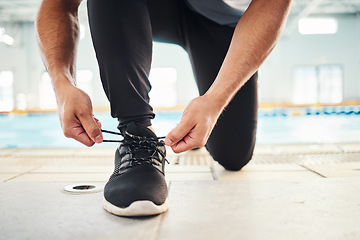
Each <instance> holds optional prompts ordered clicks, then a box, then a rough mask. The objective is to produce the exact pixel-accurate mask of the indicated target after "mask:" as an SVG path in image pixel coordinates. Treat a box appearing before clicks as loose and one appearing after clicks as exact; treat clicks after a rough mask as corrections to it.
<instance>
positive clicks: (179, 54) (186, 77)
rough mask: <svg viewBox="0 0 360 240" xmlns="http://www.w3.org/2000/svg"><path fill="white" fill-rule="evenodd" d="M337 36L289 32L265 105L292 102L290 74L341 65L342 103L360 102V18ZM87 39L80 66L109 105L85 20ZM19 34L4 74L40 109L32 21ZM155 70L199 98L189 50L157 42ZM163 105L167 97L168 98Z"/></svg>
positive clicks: (5, 52) (268, 76)
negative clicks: (170, 70) (172, 71)
mask: <svg viewBox="0 0 360 240" xmlns="http://www.w3.org/2000/svg"><path fill="white" fill-rule="evenodd" d="M337 19H338V23H339V32H338V33H337V34H334V35H300V34H299V33H298V32H297V31H293V32H292V33H291V34H286V35H285V36H283V38H282V39H281V40H280V42H279V44H278V45H277V47H276V48H275V49H274V51H273V53H272V54H271V55H270V57H269V58H268V59H267V60H266V62H265V63H264V65H263V66H262V67H261V70H260V84H259V86H260V92H261V96H260V99H261V101H262V102H291V100H292V87H293V86H292V71H293V68H294V67H295V66H298V65H306V64H314V65H317V64H341V65H342V66H343V69H344V100H350V99H360V83H359V75H360V16H355V15H352V16H338V17H337ZM81 23H82V24H84V25H85V38H84V39H83V40H81V41H80V45H79V49H78V50H79V51H78V59H77V68H78V69H90V70H91V71H92V72H93V81H92V84H93V103H94V105H95V106H108V102H107V99H106V97H105V94H104V93H103V90H102V86H101V82H100V79H99V73H98V67H97V62H96V57H95V54H94V50H93V48H92V43H91V37H90V33H89V29H88V26H87V21H86V18H84V17H83V18H82V19H81ZM5 27H6V31H7V33H8V34H9V35H12V36H15V38H16V42H15V44H14V45H13V46H7V45H5V44H3V43H0V71H3V70H11V71H13V72H14V80H15V81H14V96H15V98H16V96H19V94H25V95H26V99H27V107H28V108H30V109H32V108H38V107H39V106H40V103H39V97H38V95H39V83H40V80H41V75H42V73H43V72H44V71H45V69H44V67H43V64H42V61H41V59H40V56H39V51H38V47H37V44H36V38H35V34H34V31H33V29H34V27H33V23H17V24H12V25H9V26H8V25H7V26H5ZM152 66H153V67H174V68H176V70H177V74H178V75H177V103H178V104H187V103H188V102H189V101H190V100H191V99H192V98H193V97H195V96H196V95H197V90H196V86H195V83H194V79H193V76H192V71H191V66H190V64H189V60H188V56H187V54H186V52H185V51H184V50H183V49H182V48H180V47H178V46H174V45H169V44H160V43H154V56H153V65H152ZM164 101H165V99H164Z"/></svg>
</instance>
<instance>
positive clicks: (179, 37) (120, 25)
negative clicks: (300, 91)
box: [88, 0, 257, 170]
mask: <svg viewBox="0 0 360 240" xmlns="http://www.w3.org/2000/svg"><path fill="white" fill-rule="evenodd" d="M88 14H89V23H90V29H91V34H92V39H93V44H94V48H95V52H96V56H97V59H98V63H99V68H100V75H101V80H102V84H103V87H104V90H105V93H106V95H107V97H108V99H109V101H110V106H111V115H112V116H113V117H116V118H118V120H119V122H120V127H121V126H125V125H126V124H127V123H129V122H137V123H140V124H143V125H147V126H149V125H151V123H150V120H151V119H152V118H154V116H155V115H154V113H153V109H152V107H151V106H150V105H149V96H148V93H149V91H150V89H151V85H150V82H149V80H148V75H149V72H150V65H151V57H152V41H153V40H155V41H160V42H166V43H174V44H178V45H180V46H182V47H183V48H184V49H185V50H186V51H187V52H188V54H189V56H190V60H191V64H192V67H193V71H194V74H195V79H196V83H197V86H198V89H199V93H200V95H202V94H204V93H205V92H206V91H207V89H208V88H209V87H210V85H211V84H212V83H213V81H214V80H215V78H216V76H217V73H218V71H219V69H220V67H221V64H222V62H223V60H224V58H225V55H226V53H227V50H228V47H229V44H230V41H231V37H232V34H233V32H234V28H232V27H229V26H221V25H219V24H217V23H215V22H213V21H211V20H209V19H207V18H205V17H203V16H202V15H200V14H198V13H196V12H194V11H192V10H191V9H189V8H188V6H187V5H186V4H185V3H184V0H129V1H120V0H88ZM174 57H176V56H174ZM256 124H257V74H255V75H254V76H253V77H252V78H251V79H250V80H249V81H248V82H247V83H246V84H245V85H244V86H243V88H242V89H241V90H240V91H239V92H238V93H237V95H236V96H235V98H234V99H233V100H232V101H231V103H230V104H229V105H228V106H227V108H226V109H225V111H224V112H223V114H222V115H221V117H220V118H219V120H218V122H217V124H216V126H215V128H214V130H213V132H212V134H211V136H210V138H209V140H208V142H207V144H206V148H207V150H208V151H209V152H210V154H211V155H212V157H213V158H214V159H215V160H216V161H218V162H219V163H220V164H221V165H223V166H224V167H225V168H226V169H228V170H239V169H241V168H242V167H243V166H244V165H245V164H247V163H248V162H249V161H250V159H251V157H252V154H253V149H254V145H255V135H256Z"/></svg>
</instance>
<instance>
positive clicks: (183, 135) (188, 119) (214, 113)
mask: <svg viewBox="0 0 360 240" xmlns="http://www.w3.org/2000/svg"><path fill="white" fill-rule="evenodd" d="M211 100H212V99H210V98H209V96H206V95H204V96H200V97H197V98H195V99H193V100H192V101H191V102H190V104H189V105H188V106H187V107H186V108H185V110H184V113H183V115H182V118H181V120H180V123H179V124H178V125H177V126H176V127H175V128H174V129H173V130H171V131H170V133H169V134H168V135H167V136H166V139H165V144H166V145H168V146H171V148H172V149H173V151H174V152H175V153H180V152H184V151H187V150H190V149H193V148H197V147H202V146H204V145H205V144H206V142H207V140H208V138H209V136H210V133H211V131H212V130H213V128H214V126H215V124H216V122H217V119H218V117H219V116H220V114H221V111H222V108H221V107H218V106H216V105H214V104H213V103H212V102H213V101H211Z"/></svg>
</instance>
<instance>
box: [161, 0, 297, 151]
mask: <svg viewBox="0 0 360 240" xmlns="http://www.w3.org/2000/svg"><path fill="white" fill-rule="evenodd" d="M290 4H291V0H271V1H269V0H253V1H252V2H251V4H250V6H249V8H248V9H247V10H246V12H245V13H244V15H243V16H242V17H241V19H240V21H239V22H238V24H237V26H236V28H235V32H234V35H233V38H232V40H231V43H230V47H229V50H228V52H227V54H226V57H225V60H224V62H223V64H222V66H221V68H220V71H219V73H218V75H217V77H216V79H215V81H214V83H213V84H212V85H211V87H210V88H209V90H208V91H207V92H206V93H205V94H204V95H203V96H200V97H197V98H195V99H194V100H192V101H191V102H190V104H189V105H188V106H187V107H186V109H185V110H184V113H183V116H182V118H181V121H180V123H179V124H178V125H177V126H176V127H175V128H174V129H173V130H172V131H171V132H170V133H169V134H168V135H167V137H166V139H165V143H166V145H168V146H171V147H172V149H173V151H174V152H177V153H179V152H183V151H186V150H189V149H192V148H195V147H201V146H204V145H205V144H206V141H207V139H208V137H209V136H210V133H211V131H212V129H213V128H214V126H215V124H216V121H217V119H218V118H219V116H220V114H221V113H222V111H223V110H224V108H225V107H226V106H227V105H228V104H229V102H230V101H231V100H232V98H233V97H234V96H235V94H236V93H237V92H238V91H239V90H240V88H241V87H242V86H243V85H244V84H245V83H246V81H247V80H248V79H249V78H250V77H251V76H252V75H253V74H254V73H255V72H256V71H257V69H258V68H259V67H260V65H261V64H262V63H263V62H264V60H265V59H266V57H267V56H268V55H269V54H270V52H271V51H272V49H273V48H274V47H275V45H276V43H277V42H278V40H279V38H280V35H281V32H282V29H283V27H284V25H285V21H286V17H287V15H288V12H289V9H290Z"/></svg>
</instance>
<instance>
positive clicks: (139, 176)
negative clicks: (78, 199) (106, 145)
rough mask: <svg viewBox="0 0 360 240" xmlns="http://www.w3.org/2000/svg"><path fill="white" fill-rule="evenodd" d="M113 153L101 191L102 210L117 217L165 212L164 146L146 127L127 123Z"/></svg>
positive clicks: (166, 200)
mask: <svg viewBox="0 0 360 240" xmlns="http://www.w3.org/2000/svg"><path fill="white" fill-rule="evenodd" d="M123 135H124V140H122V143H121V144H120V146H119V147H118V149H117V150H116V152H115V170H114V172H113V174H112V175H111V177H110V179H109V181H108V182H107V184H106V185H105V188H104V204H103V205H104V208H105V210H107V211H108V212H110V213H113V214H115V215H119V216H148V215H156V214H160V213H163V212H165V211H167V209H168V198H167V197H168V189H167V185H166V182H165V175H164V166H165V162H166V161H167V160H166V158H165V154H166V152H165V144H164V142H163V141H159V140H158V138H157V137H156V135H155V134H154V133H153V132H152V131H151V130H150V129H148V128H147V127H144V126H141V125H136V124H134V123H130V124H129V125H128V126H127V129H126V131H124V133H123Z"/></svg>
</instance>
